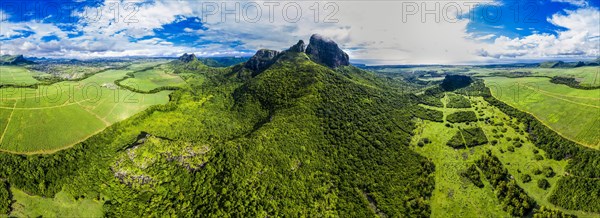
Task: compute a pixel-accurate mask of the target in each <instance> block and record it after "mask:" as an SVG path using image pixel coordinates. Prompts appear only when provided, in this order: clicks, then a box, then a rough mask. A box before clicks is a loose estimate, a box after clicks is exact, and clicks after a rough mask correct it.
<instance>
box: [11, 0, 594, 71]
mask: <svg viewBox="0 0 600 218" xmlns="http://www.w3.org/2000/svg"><path fill="white" fill-rule="evenodd" d="M598 2H599V1H588V0H528V1H523V0H521V1H519V0H482V1H480V2H477V4H473V1H468V2H467V1H456V2H450V1H439V2H436V1H410V2H409V1H331V2H329V3H327V2H319V1H312V2H311V1H301V2H291V1H288V2H280V3H274V4H271V5H269V3H264V2H253V1H239V2H235V1H225V2H215V1H210V2H208V1H199V0H191V1H173V0H163V1H122V0H121V1H117V0H111V1H105V0H97V1H81V0H67V1H63V0H61V1H35V0H30V1H3V2H2V3H0V13H1V14H2V17H1V23H0V43H2V47H1V50H0V52H1V53H2V54H24V55H26V56H38V57H68V58H96V57H119V56H173V57H174V56H178V55H181V54H182V53H185V52H188V53H189V52H194V53H196V54H197V55H199V56H249V55H252V54H253V53H254V52H255V51H256V50H258V49H260V48H271V49H285V48H287V47H289V46H291V45H292V44H294V43H295V42H296V41H297V40H299V39H304V40H307V39H308V38H309V37H310V35H311V34H313V33H319V34H322V35H326V36H329V37H331V38H333V39H334V40H335V41H337V42H338V43H339V44H340V46H341V47H342V48H343V49H344V50H346V51H347V52H348V53H349V54H350V57H351V59H354V60H356V61H355V62H364V63H368V64H434V63H442V64H467V63H497V62H523V61H538V60H550V59H552V60H555V59H561V60H571V59H592V58H595V57H597V56H599V55H600V51H599V50H600V48H599V46H600V24H599V23H600V22H599V20H600V15H599V10H598V8H599V7H600V5H599V4H600V3H598ZM236 3H237V4H238V5H239V7H237V8H236ZM298 12H300V13H298ZM224 19H225V20H224Z"/></svg>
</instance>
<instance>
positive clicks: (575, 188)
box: [548, 176, 600, 213]
mask: <svg viewBox="0 0 600 218" xmlns="http://www.w3.org/2000/svg"><path fill="white" fill-rule="evenodd" d="M599 187H600V179H598V178H582V177H575V176H565V177H563V178H562V179H560V180H558V183H557V184H556V188H554V190H555V191H554V192H553V193H552V195H550V197H549V199H548V200H549V201H550V202H551V203H553V204H557V205H561V207H564V208H567V209H571V210H584V211H591V212H595V213H599V212H600V199H599V198H598V196H600V188H599Z"/></svg>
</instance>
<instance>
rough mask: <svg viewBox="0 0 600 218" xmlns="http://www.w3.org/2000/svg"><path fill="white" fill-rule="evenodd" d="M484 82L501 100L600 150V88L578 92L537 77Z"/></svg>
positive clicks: (487, 80)
mask: <svg viewBox="0 0 600 218" xmlns="http://www.w3.org/2000/svg"><path fill="white" fill-rule="evenodd" d="M484 80H485V83H486V86H488V87H490V90H491V91H492V94H493V95H494V97H496V98H498V99H499V100H501V101H504V102H505V103H507V104H509V105H511V106H513V107H515V108H518V109H520V110H523V111H526V112H529V113H531V114H533V115H534V116H536V117H537V118H538V119H539V120H540V121H542V122H543V123H544V124H546V125H547V126H549V127H550V128H551V129H553V130H554V131H556V132H558V133H559V134H561V135H563V136H564V137H566V138H568V139H570V140H573V141H576V142H578V143H580V144H583V145H585V146H588V147H591V148H595V149H599V148H600V134H598V133H599V132H600V90H599V89H596V90H580V89H574V88H570V87H568V86H566V85H558V84H553V83H550V81H549V79H548V78H536V77H523V78H505V77H486V78H484Z"/></svg>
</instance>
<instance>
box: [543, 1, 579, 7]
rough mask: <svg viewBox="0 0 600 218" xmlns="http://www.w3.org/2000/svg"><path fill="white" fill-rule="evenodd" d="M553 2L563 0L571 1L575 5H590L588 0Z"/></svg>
mask: <svg viewBox="0 0 600 218" xmlns="http://www.w3.org/2000/svg"><path fill="white" fill-rule="evenodd" d="M551 1H553V2H563V3H569V4H572V5H575V6H579V7H585V6H587V5H588V3H587V1H586V0H551Z"/></svg>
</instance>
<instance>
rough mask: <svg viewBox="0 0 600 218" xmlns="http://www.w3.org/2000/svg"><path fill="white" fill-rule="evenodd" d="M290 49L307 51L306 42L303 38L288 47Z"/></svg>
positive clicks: (292, 50)
mask: <svg viewBox="0 0 600 218" xmlns="http://www.w3.org/2000/svg"><path fill="white" fill-rule="evenodd" d="M288 51H291V52H305V51H306V44H304V41H303V40H300V41H298V43H296V44H295V45H293V46H292V47H290V49H288Z"/></svg>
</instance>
